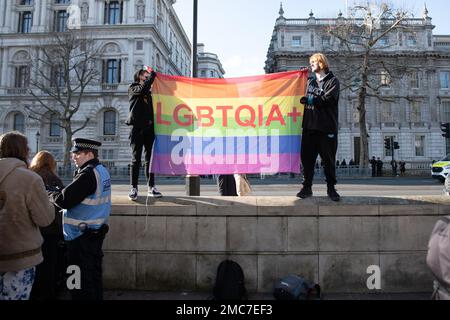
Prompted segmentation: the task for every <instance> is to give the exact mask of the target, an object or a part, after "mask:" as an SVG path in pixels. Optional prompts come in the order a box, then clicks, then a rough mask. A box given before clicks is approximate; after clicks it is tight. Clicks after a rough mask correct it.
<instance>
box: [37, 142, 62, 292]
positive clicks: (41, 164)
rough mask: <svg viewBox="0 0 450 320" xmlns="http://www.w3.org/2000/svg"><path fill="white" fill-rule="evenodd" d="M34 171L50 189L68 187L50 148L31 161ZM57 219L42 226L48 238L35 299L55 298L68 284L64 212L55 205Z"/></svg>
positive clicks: (55, 189)
mask: <svg viewBox="0 0 450 320" xmlns="http://www.w3.org/2000/svg"><path fill="white" fill-rule="evenodd" d="M30 170H32V171H34V172H36V173H37V174H38V175H39V176H40V177H41V178H42V180H43V181H44V185H45V189H46V190H47V192H55V191H60V190H62V189H63V188H64V185H63V183H62V181H61V179H60V178H59V177H58V176H57V175H56V160H55V158H54V157H53V156H52V154H51V153H50V152H48V151H39V152H38V153H37V154H36V155H35V156H34V158H33V159H32V160H31V163H30ZM54 212H55V219H54V220H53V222H52V223H51V224H50V225H49V226H48V227H45V228H41V234H42V236H43V238H44V243H43V244H42V255H43V256H44V262H42V263H41V264H40V265H38V266H37V268H36V278H35V280H34V284H33V290H32V291H31V299H32V300H55V299H56V298H57V294H58V290H59V289H61V287H62V285H64V284H65V283H64V277H65V274H66V272H65V269H66V268H65V263H64V252H63V250H64V249H63V248H64V247H63V244H64V242H63V241H64V237H63V231H62V215H61V212H60V211H59V209H58V208H57V207H56V206H54Z"/></svg>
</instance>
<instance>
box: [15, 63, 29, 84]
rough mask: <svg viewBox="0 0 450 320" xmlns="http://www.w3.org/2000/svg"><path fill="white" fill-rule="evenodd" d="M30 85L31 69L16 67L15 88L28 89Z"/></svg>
mask: <svg viewBox="0 0 450 320" xmlns="http://www.w3.org/2000/svg"><path fill="white" fill-rule="evenodd" d="M29 84H30V69H29V68H28V66H19V67H16V81H15V83H14V87H15V88H27V87H28V86H29Z"/></svg>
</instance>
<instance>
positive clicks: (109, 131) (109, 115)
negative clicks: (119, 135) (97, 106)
mask: <svg viewBox="0 0 450 320" xmlns="http://www.w3.org/2000/svg"><path fill="white" fill-rule="evenodd" d="M103 135H104V136H115V135H116V112H115V111H114V110H107V111H105V112H103Z"/></svg>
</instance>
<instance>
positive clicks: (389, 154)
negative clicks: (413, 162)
mask: <svg viewBox="0 0 450 320" xmlns="http://www.w3.org/2000/svg"><path fill="white" fill-rule="evenodd" d="M386 139H390V140H391V141H396V139H395V136H384V140H386ZM384 140H383V144H384ZM383 149H384V156H385V157H392V149H386V148H383Z"/></svg>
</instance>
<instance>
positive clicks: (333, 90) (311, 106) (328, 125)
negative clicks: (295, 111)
mask: <svg viewBox="0 0 450 320" xmlns="http://www.w3.org/2000/svg"><path fill="white" fill-rule="evenodd" d="M309 63H310V67H311V71H312V73H313V76H312V77H310V78H309V79H308V87H307V92H306V96H304V97H302V98H301V99H300V103H301V104H304V105H305V109H304V115H303V123H302V127H303V132H302V145H301V153H302V154H301V159H302V168H303V176H304V180H303V188H302V189H301V190H300V192H299V193H297V197H299V198H302V199H304V198H308V197H311V196H312V195H313V193H312V183H313V178H314V164H315V162H316V159H317V156H319V155H320V158H321V159H322V160H323V163H324V171H325V177H326V182H327V194H328V197H329V198H330V199H331V200H333V201H339V200H340V195H339V194H338V193H337V192H336V189H335V185H336V183H337V180H336V152H337V145H338V115H339V111H338V104H339V94H340V86H339V80H338V79H337V78H336V77H335V76H334V74H333V73H332V72H331V71H330V70H329V63H328V59H327V58H326V57H325V55H324V54H322V53H316V54H313V55H312V56H311V57H310V59H309ZM342 165H343V164H342V163H341V166H342Z"/></svg>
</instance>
